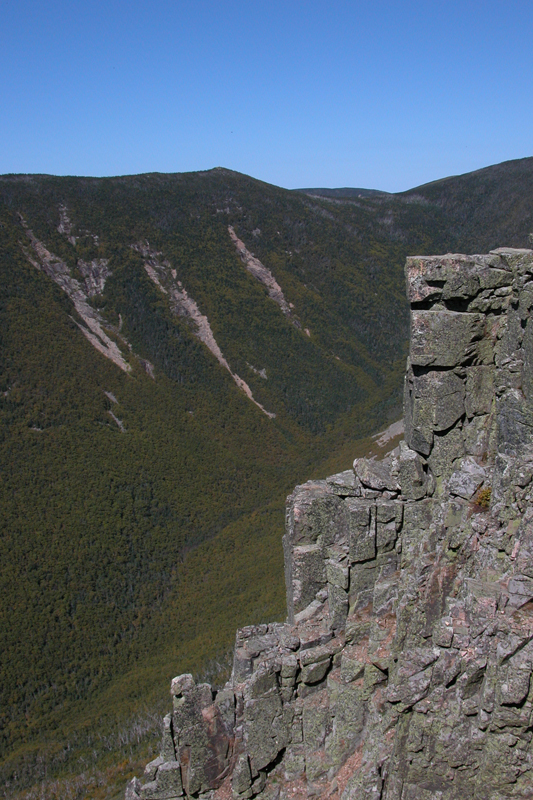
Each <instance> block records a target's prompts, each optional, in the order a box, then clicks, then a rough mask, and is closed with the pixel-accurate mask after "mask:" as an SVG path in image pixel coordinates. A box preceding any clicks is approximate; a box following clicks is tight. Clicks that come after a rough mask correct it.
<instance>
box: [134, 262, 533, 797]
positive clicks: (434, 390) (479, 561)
mask: <svg viewBox="0 0 533 800" xmlns="http://www.w3.org/2000/svg"><path fill="white" fill-rule="evenodd" d="M406 272H407V286H408V295H409V300H410V303H411V345H410V355H409V359H408V365H407V374H406V379H405V400H404V415H405V439H404V440H403V441H401V443H400V445H399V447H398V448H396V449H395V450H393V451H392V452H391V453H389V454H388V455H387V456H386V457H385V458H384V459H382V460H380V461H378V460H373V459H358V460H356V462H355V463H354V468H353V469H351V470H347V471H346V472H343V473H340V474H337V475H333V476H330V477H329V478H327V479H326V480H323V481H313V482H308V483H306V484H304V485H303V486H299V487H297V488H296V489H295V491H294V492H293V494H292V495H291V496H290V497H289V498H288V505H287V525H286V533H285V537H284V553H285V572H286V586H287V610H288V619H287V622H286V623H284V624H282V623H271V624H264V625H257V626H253V627H247V628H243V629H242V630H240V631H238V632H237V637H236V644H235V653H234V666H233V672H232V675H231V678H230V680H229V681H228V683H227V684H226V686H225V687H224V688H223V689H222V690H220V691H217V692H215V691H213V690H212V688H211V686H209V685H208V684H199V685H197V684H195V682H194V680H193V678H192V676H190V675H180V676H179V677H177V678H175V679H174V680H173V681H172V686H171V695H172V703H173V710H172V712H171V713H170V714H169V715H168V716H167V717H165V720H164V734H163V741H162V748H161V754H160V756H159V757H158V758H156V759H155V760H154V761H152V762H151V763H150V764H148V766H147V767H146V771H145V776H144V778H143V780H142V781H141V780H139V779H137V778H134V779H133V780H132V781H131V782H130V783H129V785H128V787H127V790H126V798H127V800H137V799H138V798H146V800H149V799H150V800H171V799H173V798H179V797H183V796H184V795H185V796H187V797H195V798H196V797H197V798H201V799H202V800H207V799H208V798H209V800H223V798H230V797H233V798H235V800H238V798H251V797H258V798H261V800H263V799H264V800H277V799H278V798H280V799H284V798H307V797H324V798H325V797H330V798H337V799H338V800H341V798H342V800H464V799H465V798H478V799H479V800H481V799H482V798H483V800H503V798H531V797H533V745H532V739H533V684H532V681H531V674H532V671H533V503H532V497H533V319H532V317H531V308H532V306H533V252H532V251H530V250H513V249H499V250H495V251H493V252H491V253H490V254H488V255H479V256H478V255H476V256H464V255H446V256H442V257H430V258H429V257H416V258H409V259H408V260H407V266H406Z"/></svg>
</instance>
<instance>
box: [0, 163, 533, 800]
mask: <svg viewBox="0 0 533 800" xmlns="http://www.w3.org/2000/svg"><path fill="white" fill-rule="evenodd" d="M532 165H533V159H526V160H523V161H520V162H509V163H508V164H504V165H499V166H498V167H493V168H489V169H488V170H484V171H481V172H479V173H472V174H471V175H470V176H462V177H461V178H454V179H447V180H445V181H442V182H438V183H436V184H431V185H429V186H427V187H421V188H419V189H417V190H413V192H411V193H405V194H403V195H376V194H370V195H369V196H367V197H361V198H359V197H358V198H355V199H354V198H353V197H350V198H348V199H342V198H320V197H309V196H308V195H306V194H303V193H297V192H289V191H286V190H283V189H279V188H277V187H273V186H269V185H267V184H265V183H262V182H260V181H256V180H254V179H252V178H249V177H246V176H243V175H239V174H237V173H234V172H231V171H229V170H224V169H215V170H210V171H208V172H203V173H191V174H177V175H159V174H153V175H141V176H131V177H123V178H105V179H93V178H55V177H50V176H4V177H1V178H0V199H1V205H0V242H1V244H0V265H1V266H0V268H1V270H2V275H1V282H0V315H1V321H0V336H1V377H0V380H1V385H0V414H1V417H2V426H1V443H0V448H1V455H0V459H1V463H2V481H1V485H0V492H1V496H0V502H1V505H2V509H3V514H2V521H3V531H2V538H1V542H0V548H1V551H0V652H1V653H2V665H1V681H0V684H1V687H2V689H1V692H2V694H1V696H0V714H1V719H0V730H1V731H2V733H1V736H2V741H1V747H2V768H1V774H2V784H3V785H4V786H5V789H4V792H5V794H6V796H9V795H14V794H15V793H17V792H20V791H22V790H23V788H24V787H25V786H31V785H32V784H35V783H37V782H41V781H43V780H45V781H48V784H47V786H48V788H47V789H46V790H43V791H45V794H44V795H43V796H49V797H53V796H54V794H53V792H54V791H57V792H58V794H57V796H62V797H67V796H72V797H77V796H79V797H88V796H91V793H92V796H94V797H97V796H99V795H98V791H102V792H104V793H103V794H101V796H105V797H108V796H111V795H110V794H109V788H108V789H98V787H97V784H98V782H99V781H100V783H101V784H102V785H104V784H105V783H106V781H107V782H109V781H111V782H112V780H113V779H114V778H113V776H116V775H118V779H119V780H120V781H122V779H123V776H124V775H126V774H127V773H128V772H129V771H131V769H133V768H134V767H136V765H137V761H138V760H139V759H142V757H143V756H144V754H145V753H146V752H147V750H146V741H147V737H149V736H150V735H151V732H152V731H154V725H155V723H154V722H153V719H156V718H157V714H152V711H151V710H150V711H148V710H147V709H152V708H153V709H155V711H157V710H158V703H159V704H160V703H161V702H162V700H161V699H162V698H163V697H164V696H165V695H166V691H167V685H168V680H169V678H170V677H172V675H174V674H177V673H178V672H183V671H193V672H202V670H204V671H205V670H206V669H208V670H209V671H210V672H211V673H213V675H212V676H211V677H214V679H215V680H216V672H217V670H219V669H220V670H223V668H224V664H223V655H224V653H225V652H226V651H227V650H228V649H229V647H230V646H231V644H232V639H233V634H234V630H235V628H236V627H237V626H239V625H242V624H245V623H251V622H259V621H262V620H264V619H275V618H279V619H281V618H282V617H283V615H284V602H283V585H282V566H281V565H282V554H281V535H282V527H283V503H284V498H285V495H286V494H287V493H288V492H289V491H290V490H291V489H292V487H293V486H294V484H295V483H297V482H302V481H303V480H305V479H307V478H309V477H313V476H319V475H321V474H325V473H326V472H328V471H329V472H331V471H333V470H334V469H336V468H339V469H340V468H342V467H344V466H349V464H350V462H351V460H352V458H353V455H354V454H355V452H354V451H355V448H356V447H357V445H356V442H357V440H358V439H361V438H362V437H364V436H366V435H368V434H369V433H370V432H372V431H373V430H377V429H378V428H380V427H385V426H386V424H388V421H390V420H391V419H392V418H393V417H394V414H395V413H398V408H399V398H400V390H401V378H402V375H403V369H404V363H405V356H406V347H407V320H408V314H407V302H406V299H405V289H404V281H403V264H404V260H405V257H406V256H407V255H408V254H414V253H435V252H446V251H455V250H471V251H473V250H480V251H483V250H488V249H490V248H491V247H494V246H496V245H499V244H506V245H510V246H525V245H527V243H528V234H529V232H530V230H531V229H533V222H532V213H533V193H532V192H531V182H532V174H533V166H532ZM439 187H440V188H439ZM476 187H477V188H476ZM469 203H470V205H469ZM498 215H499V216H498ZM473 218H475V219H476V221H477V223H476V224H477V226H478V230H477V236H478V239H477V240H476V238H475V236H476V232H475V231H474V228H473V227H472V219H473ZM506 230H508V233H506V232H505V231H506ZM326 461H327V462H328V463H327V466H326ZM217 664H219V665H220V666H217ZM125 731H126V733H125ZM119 754H120V755H119ZM118 762H120V766H119V767H116V766H115V767H113V768H112V767H111V765H116V764H117V763H118ZM95 770H99V772H98V771H97V772H95ZM106 770H108V771H107V772H106ZM82 773H83V775H85V777H80V778H79V779H76V780H77V781H78V782H77V783H76V781H75V780H74V779H73V778H69V777H68V776H69V775H78V776H79V775H81V774H82ZM89 773H90V776H92V777H90V779H89V777H87V775H89ZM95 775H97V776H100V777H98V778H94V776H95ZM61 776H63V778H64V779H65V780H66V781H67V782H66V783H63V784H62V785H61V788H60V789H57V790H56V789H54V785H55V784H54V783H53V781H54V780H55V779H56V778H58V779H61ZM65 776H66V777H65ZM93 779H94V780H93ZM91 780H93V783H92V784H91ZM89 784H90V785H89ZM75 785H76V786H78V789H76V788H75ZM117 785H120V783H118V784H117ZM91 786H92V788H91ZM79 787H81V788H79ZM67 790H68V791H69V792H73V794H71V795H67ZM39 791H41V789H39ZM46 792H48V794H46ZM76 792H78V794H76ZM106 792H107V794H106ZM27 796H28V797H29V796H30V795H27Z"/></svg>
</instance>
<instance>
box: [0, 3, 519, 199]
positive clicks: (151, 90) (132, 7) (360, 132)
mask: <svg viewBox="0 0 533 800" xmlns="http://www.w3.org/2000/svg"><path fill="white" fill-rule="evenodd" d="M0 31H1V32H2V33H1V47H0V173H7V172H40V173H52V174H57V175H67V174H70V175H119V174H132V173H139V172H155V171H157V172H184V171H189V170H202V169H209V168H211V167H215V166H224V167H228V168H229V169H234V170H238V171H239V172H245V173H247V174H249V175H253V176H254V177H256V178H260V179H262V180H265V181H268V182H270V183H275V184H278V185H280V186H285V187H287V188H295V187H306V186H330V187H332V186H358V187H367V188H378V189H385V190H388V191H401V190H403V189H408V188H411V187H413V186H416V185H418V184H421V183H424V182H427V181H430V180H436V179H437V178H441V177H444V176H446V175H451V174H459V173H462V172H468V171H470V170H473V169H478V168H480V167H483V166H488V165H489V164H494V163H497V162H499V161H504V160H507V159H512V158H522V157H524V156H530V155H533V3H532V2H531V0H528V1H526V0H521V1H520V2H517V1H516V0H506V2H504V1H503V0H483V2H481V1H479V2H478V1H474V0H462V2H457V1H456V0H439V2H437V0H372V1H370V0H330V2H325V0H324V1H323V0H283V2H282V1H281V0H269V1H268V2H256V0H224V2H222V0H220V2H214V0H190V1H189V0H152V2H146V1H145V0H127V1H126V0H105V1H102V0H83V1H82V0H3V2H2V3H1V4H0Z"/></svg>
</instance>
